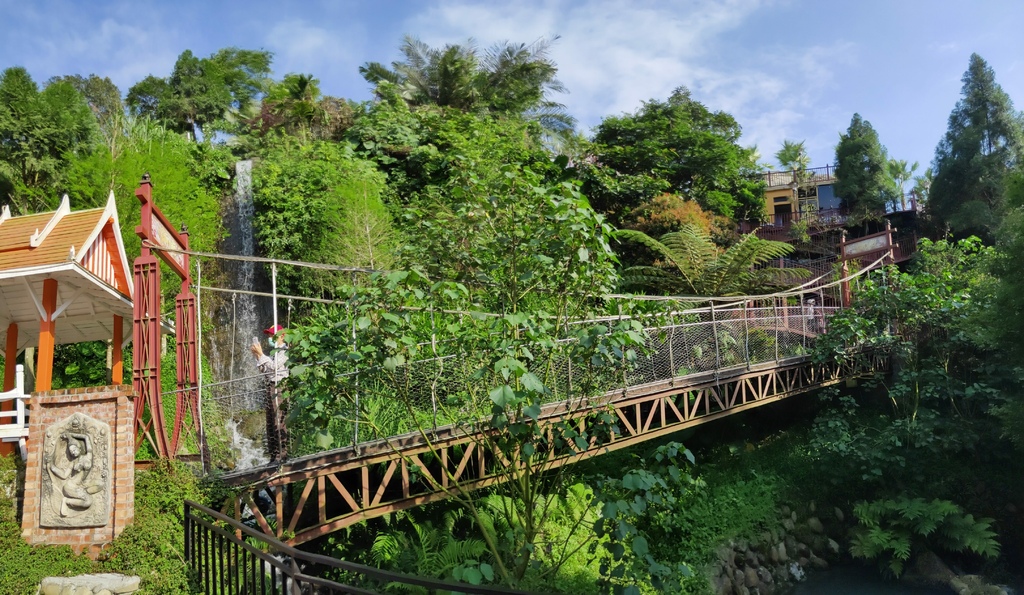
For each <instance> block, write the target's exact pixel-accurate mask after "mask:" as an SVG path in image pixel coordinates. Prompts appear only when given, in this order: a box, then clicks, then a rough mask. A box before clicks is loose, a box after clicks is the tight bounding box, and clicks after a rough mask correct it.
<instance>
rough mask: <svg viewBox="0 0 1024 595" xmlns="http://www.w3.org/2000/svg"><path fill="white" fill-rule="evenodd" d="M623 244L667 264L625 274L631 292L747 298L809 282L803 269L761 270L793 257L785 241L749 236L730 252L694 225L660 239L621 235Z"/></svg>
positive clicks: (628, 233) (623, 232) (639, 234)
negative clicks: (636, 289)
mask: <svg viewBox="0 0 1024 595" xmlns="http://www.w3.org/2000/svg"><path fill="white" fill-rule="evenodd" d="M616 236H617V237H618V238H619V239H620V240H629V241H633V242H637V243H639V244H642V245H643V246H646V247H647V248H649V249H651V250H652V251H653V252H654V253H655V254H657V256H658V258H659V259H662V263H663V264H662V265H661V266H635V267H630V268H627V269H626V270H625V271H624V272H623V280H622V283H623V285H625V286H626V287H630V288H632V287H640V288H644V289H648V290H652V291H655V292H659V293H669V294H672V295H680V294H685V295H702V296H727V295H748V294H752V293H757V292H759V291H763V290H765V289H768V288H770V287H778V286H780V285H784V284H786V283H791V282H795V281H797V280H798V279H801V278H803V277H806V276H807V274H808V272H807V271H806V270H805V269H798V268H788V269H783V268H775V267H763V268H757V266H758V265H763V264H765V263H766V262H768V261H771V260H774V259H777V258H780V257H782V256H785V255H787V254H790V253H791V252H793V247H792V246H791V245H789V244H786V243H784V242H773V241H771V240H763V239H761V238H758V237H757V236H756V235H754V234H746V235H744V236H742V237H741V238H740V240H739V241H738V242H736V243H735V244H733V245H732V246H730V247H729V248H728V249H726V250H724V251H723V250H720V249H719V248H718V247H717V246H715V243H714V241H712V239H711V236H710V235H709V234H708V233H707V232H705V231H703V230H701V229H700V228H698V227H696V226H694V225H689V224H686V225H682V226H681V228H680V230H679V231H675V232H671V233H667V234H665V235H663V236H661V240H660V241H659V240H655V239H653V238H651V237H650V236H648V235H647V234H645V233H643V232H641V231H634V230H628V229H627V230H620V231H618V232H617V233H616Z"/></svg>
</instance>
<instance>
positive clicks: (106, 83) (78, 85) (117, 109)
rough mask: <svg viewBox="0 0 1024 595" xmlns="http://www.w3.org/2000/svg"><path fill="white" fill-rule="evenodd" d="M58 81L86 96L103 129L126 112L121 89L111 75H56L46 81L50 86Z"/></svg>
mask: <svg viewBox="0 0 1024 595" xmlns="http://www.w3.org/2000/svg"><path fill="white" fill-rule="evenodd" d="M58 82H65V83H68V84H69V85H71V86H72V87H74V88H75V90H76V91H78V92H79V93H81V94H82V96H83V97H85V100H86V101H87V102H88V103H89V108H90V109H92V113H93V114H95V115H96V120H97V122H99V125H100V128H101V129H104V130H106V129H107V128H108V127H109V126H110V125H111V122H112V120H113V119H114V118H116V117H117V116H118V115H120V114H121V113H123V112H124V102H123V101H122V100H121V90H120V89H118V88H117V85H115V84H114V83H113V81H111V80H110V77H102V78H101V77H100V76H98V75H95V74H90V75H89V76H88V77H84V76H82V75H80V74H73V75H66V76H59V77H58V76H55V77H53V78H51V79H50V80H48V81H46V85H47V86H50V85H52V84H54V83H58Z"/></svg>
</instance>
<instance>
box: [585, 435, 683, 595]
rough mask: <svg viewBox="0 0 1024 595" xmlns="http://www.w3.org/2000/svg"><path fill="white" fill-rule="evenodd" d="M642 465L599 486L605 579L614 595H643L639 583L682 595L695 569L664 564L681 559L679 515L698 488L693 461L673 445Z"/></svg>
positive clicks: (599, 532)
mask: <svg viewBox="0 0 1024 595" xmlns="http://www.w3.org/2000/svg"><path fill="white" fill-rule="evenodd" d="M684 458H685V460H683V459H684ZM639 462H640V465H639V466H638V467H636V468H633V469H631V470H629V471H628V472H626V474H625V475H623V477H622V478H621V479H618V478H608V479H604V480H600V481H598V482H597V486H596V488H595V495H596V496H597V499H598V500H599V501H600V502H601V518H600V520H599V521H598V522H597V523H595V525H594V531H595V532H596V533H597V535H598V536H599V537H607V538H608V539H607V540H606V541H604V542H603V544H602V546H603V547H604V548H606V549H607V550H608V552H609V553H610V554H611V559H610V560H607V561H606V562H604V563H603V564H602V565H601V577H602V581H603V582H604V584H605V585H607V587H608V588H610V590H612V591H613V592H615V593H623V594H627V595H628V594H632V593H635V594H637V595H639V593H640V591H639V589H638V588H637V587H636V586H635V585H637V584H650V585H651V586H653V587H654V588H655V589H658V590H660V591H667V592H678V591H679V588H680V582H681V580H682V579H683V578H685V577H688V576H690V575H691V574H692V571H691V569H690V567H689V566H687V565H686V564H685V563H682V562H677V563H673V562H666V560H677V559H678V557H677V556H676V555H675V552H673V549H674V548H675V547H676V546H677V544H678V542H677V541H676V540H675V537H676V536H677V535H676V534H677V533H678V530H679V526H678V521H677V518H676V511H677V510H678V509H679V508H680V507H681V506H682V505H683V503H684V502H685V501H686V496H687V495H688V494H689V492H690V491H691V490H693V489H694V487H695V486H697V485H699V484H698V483H697V481H696V480H694V479H693V478H692V477H691V475H690V468H691V466H692V465H693V463H694V457H693V454H692V453H691V452H690V451H689V450H686V449H685V448H683V447H682V445H681V444H677V443H675V442H671V443H669V444H666V445H664V446H660V447H658V449H657V451H655V453H654V456H653V461H651V460H640V461H639ZM596 547H597V544H596V543H595V544H594V545H592V546H591V548H592V549H596ZM625 585H632V586H625Z"/></svg>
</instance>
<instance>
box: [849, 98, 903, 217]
mask: <svg viewBox="0 0 1024 595" xmlns="http://www.w3.org/2000/svg"><path fill="white" fill-rule="evenodd" d="M887 174H888V161H887V160H886V156H885V149H884V148H883V147H882V145H881V143H880V142H879V141H878V133H877V132H875V129H874V128H873V127H872V126H871V123H870V122H868V121H867V120H864V119H863V118H861V117H860V114H853V118H852V119H851V120H850V127H849V128H847V129H846V133H845V134H840V135H839V144H838V145H836V183H835V191H836V195H837V196H839V197H841V198H842V199H843V206H845V207H846V208H848V209H850V211H851V215H852V216H854V217H855V218H857V219H870V218H873V217H877V216H880V215H881V214H883V213H885V204H886V202H888V200H889V197H890V195H891V193H889V192H888V190H889V188H890V185H889V181H888V177H887Z"/></svg>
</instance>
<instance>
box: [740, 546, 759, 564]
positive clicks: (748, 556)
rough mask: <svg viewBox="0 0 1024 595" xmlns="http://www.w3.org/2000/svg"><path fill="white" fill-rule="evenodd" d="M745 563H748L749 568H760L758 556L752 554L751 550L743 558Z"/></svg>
mask: <svg viewBox="0 0 1024 595" xmlns="http://www.w3.org/2000/svg"><path fill="white" fill-rule="evenodd" d="M743 561H744V562H746V565H747V567H748V568H749V567H754V568H757V567H758V566H759V564H758V563H757V556H756V555H754V552H752V551H750V550H747V553H746V555H744V556H743Z"/></svg>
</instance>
